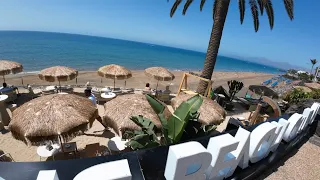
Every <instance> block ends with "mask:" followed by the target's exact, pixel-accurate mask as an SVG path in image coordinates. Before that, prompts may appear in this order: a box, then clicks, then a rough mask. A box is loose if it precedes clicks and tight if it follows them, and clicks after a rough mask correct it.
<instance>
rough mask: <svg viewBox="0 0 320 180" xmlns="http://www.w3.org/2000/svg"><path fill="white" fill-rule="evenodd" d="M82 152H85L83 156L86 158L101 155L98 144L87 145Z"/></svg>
mask: <svg viewBox="0 0 320 180" xmlns="http://www.w3.org/2000/svg"><path fill="white" fill-rule="evenodd" d="M84 151H85V155H84V156H85V157H86V158H90V157H96V156H99V155H100V154H101V150H100V144H99V143H94V144H87V145H86V147H85V149H84Z"/></svg>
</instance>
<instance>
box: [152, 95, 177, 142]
mask: <svg viewBox="0 0 320 180" xmlns="http://www.w3.org/2000/svg"><path fill="white" fill-rule="evenodd" d="M146 98H147V100H148V102H149V104H150V106H151V107H152V109H153V110H154V111H155V112H156V113H157V115H158V117H159V119H160V121H161V125H162V133H163V136H164V138H165V144H166V145H169V144H171V143H172V140H171V139H170V138H168V122H167V121H168V120H167V119H166V118H165V117H164V114H163V111H164V109H165V106H164V105H162V103H160V102H159V101H158V100H157V99H155V98H153V97H152V96H150V95H149V94H147V95H146Z"/></svg>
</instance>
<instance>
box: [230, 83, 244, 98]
mask: <svg viewBox="0 0 320 180" xmlns="http://www.w3.org/2000/svg"><path fill="white" fill-rule="evenodd" d="M228 86H229V95H230V102H231V101H232V100H233V99H234V96H235V95H236V94H237V93H238V92H239V91H240V90H241V89H242V88H243V82H240V81H237V80H231V81H228Z"/></svg>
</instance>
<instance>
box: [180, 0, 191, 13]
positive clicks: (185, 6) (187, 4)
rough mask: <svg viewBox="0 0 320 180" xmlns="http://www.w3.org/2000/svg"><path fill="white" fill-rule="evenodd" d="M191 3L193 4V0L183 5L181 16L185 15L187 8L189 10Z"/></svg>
mask: <svg viewBox="0 0 320 180" xmlns="http://www.w3.org/2000/svg"><path fill="white" fill-rule="evenodd" d="M192 2H193V0H187V2H186V4H185V5H184V7H183V11H182V14H183V15H185V14H186V12H187V10H188V8H189V6H190V4H191V3H192Z"/></svg>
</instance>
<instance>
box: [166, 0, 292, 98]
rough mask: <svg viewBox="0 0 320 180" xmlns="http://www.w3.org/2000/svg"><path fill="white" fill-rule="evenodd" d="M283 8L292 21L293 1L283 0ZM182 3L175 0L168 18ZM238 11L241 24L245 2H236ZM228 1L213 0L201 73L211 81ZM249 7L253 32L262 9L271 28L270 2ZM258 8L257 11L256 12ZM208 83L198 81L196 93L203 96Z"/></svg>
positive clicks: (260, 1) (255, 1) (264, 0)
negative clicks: (210, 28) (208, 37)
mask: <svg viewBox="0 0 320 180" xmlns="http://www.w3.org/2000/svg"><path fill="white" fill-rule="evenodd" d="M192 2H193V0H186V3H185V4H184V7H183V11H182V14H183V15H185V14H186V12H187V10H188V8H189V6H190V5H191V3H192ZM205 2H206V0H201V1H200V11H202V8H203V5H204V4H205ZM283 2H284V5H285V8H286V10H287V13H288V16H289V18H290V20H293V0H283ZM181 3H182V0H176V1H175V2H174V4H173V6H172V8H171V12H170V17H172V16H173V15H174V13H175V11H176V10H177V8H178V6H179V5H180V4H181ZM238 3H239V10H240V23H241V24H242V23H243V20H244V14H245V9H246V8H245V6H246V0H238ZM229 4H230V0H213V12H212V13H213V26H212V31H211V36H210V40H209V45H208V49H207V54H206V59H205V61H204V67H203V70H202V73H201V77H204V78H206V79H211V77H212V73H213V69H214V66H215V64H216V59H217V55H218V51H219V46H220V41H221V37H222V32H223V27H224V23H225V20H226V17H227V14H228V9H229ZM249 5H250V9H251V13H252V17H253V22H254V30H255V32H257V31H258V29H259V12H258V11H259V10H260V14H261V16H262V15H263V11H264V9H265V10H266V13H267V15H268V19H269V24H270V28H271V29H272V28H273V24H274V13H273V6H272V2H271V0H249ZM258 6H259V10H258ZM207 86H208V83H206V82H205V81H200V83H199V85H198V88H197V92H198V93H200V94H204V92H205V89H206V88H207Z"/></svg>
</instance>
